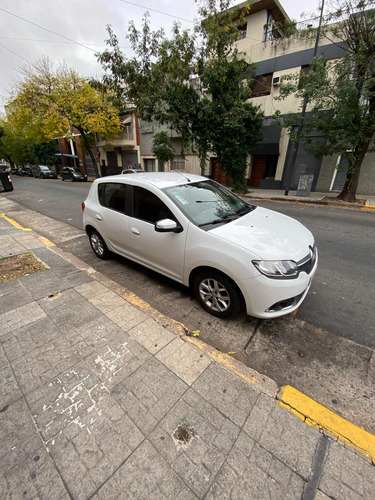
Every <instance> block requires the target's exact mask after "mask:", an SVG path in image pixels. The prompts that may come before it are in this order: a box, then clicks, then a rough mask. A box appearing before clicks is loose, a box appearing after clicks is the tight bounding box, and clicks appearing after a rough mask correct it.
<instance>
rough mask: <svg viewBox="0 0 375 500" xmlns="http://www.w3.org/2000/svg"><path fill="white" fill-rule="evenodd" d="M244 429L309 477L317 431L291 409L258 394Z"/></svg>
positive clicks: (278, 456)
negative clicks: (291, 411)
mask: <svg viewBox="0 0 375 500" xmlns="http://www.w3.org/2000/svg"><path fill="white" fill-rule="evenodd" d="M243 429H244V431H245V432H246V433H247V434H248V435H249V436H250V437H251V438H252V439H254V440H255V441H257V442H258V443H259V444H260V445H261V446H262V447H263V448H265V449H266V450H268V451H269V452H271V453H272V454H273V455H274V456H275V457H276V458H278V459H279V460H281V461H282V462H284V463H285V464H286V465H287V466H288V467H290V468H291V469H293V470H294V471H296V472H297V473H298V474H299V475H300V476H301V477H302V478H304V479H305V480H308V479H309V476H310V470H311V465H312V460H313V457H314V453H315V449H316V446H317V443H318V440H319V439H320V436H321V434H320V433H319V431H318V430H316V429H313V428H312V427H309V426H308V425H306V424H305V423H304V422H302V420H300V419H299V418H297V417H296V416H295V415H293V414H292V413H290V412H288V411H286V410H285V409H283V408H281V407H280V406H278V404H277V403H276V402H275V401H273V400H271V399H269V398H267V397H265V396H262V395H260V396H259V398H258V400H257V402H256V403H255V405H254V407H253V409H252V410H251V413H250V415H249V417H248V419H247V421H246V422H245V425H244V426H243Z"/></svg>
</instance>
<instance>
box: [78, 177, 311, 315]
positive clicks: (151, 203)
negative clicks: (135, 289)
mask: <svg viewBox="0 0 375 500" xmlns="http://www.w3.org/2000/svg"><path fill="white" fill-rule="evenodd" d="M82 210H83V225H84V228H85V230H86V233H87V235H88V237H89V241H90V244H91V247H92V249H93V251H94V252H95V253H96V255H97V256H98V257H99V258H101V259H105V258H108V257H109V255H110V252H111V251H112V252H115V253H117V254H119V255H122V256H123V257H126V258H128V259H131V260H133V261H135V262H137V263H139V264H142V265H144V266H146V267H148V268H150V269H153V270H154V271H157V272H159V273H161V274H163V275H165V276H168V277H169V278H172V279H174V280H175V281H178V282H179V283H183V284H184V285H186V286H189V287H191V288H192V289H193V290H194V292H195V295H196V296H197V298H198V300H199V301H200V302H201V304H202V306H203V307H204V308H205V309H206V310H207V311H208V312H210V313H211V314H213V315H215V316H220V317H234V316H236V314H237V313H238V312H239V310H240V308H241V306H242V304H244V305H245V308H246V312H247V314H249V315H250V316H254V317H257V318H275V317H278V316H283V315H285V314H288V313H291V312H293V311H294V310H296V309H297V308H298V307H299V306H300V304H301V303H302V301H303V300H304V298H305V297H306V295H307V293H308V291H309V289H310V285H311V281H312V279H313V277H314V274H315V272H316V269H317V263H318V252H317V249H316V245H315V243H314V237H313V235H312V234H311V233H310V231H309V230H308V229H307V228H306V227H304V226H303V225H302V224H301V223H299V222H297V221H296V220H294V219H291V218H290V217H287V216H285V215H282V214H279V213H277V212H274V211H272V210H267V209H265V208H261V207H257V206H254V205H251V204H250V203H247V202H246V201H244V200H243V199H242V198H240V197H238V196H237V195H235V194H234V193H232V192H231V191H230V190H228V189H226V188H225V187H223V186H221V185H220V184H218V183H216V182H214V181H212V180H210V179H207V178H205V177H201V176H198V175H193V174H181V173H178V172H165V173H151V172H150V173H148V172H145V173H144V174H143V175H132V174H129V175H124V176H121V175H116V176H110V177H103V178H100V179H96V180H95V181H94V183H93V184H92V186H91V189H90V191H89V194H88V196H87V199H86V200H85V201H84V202H83V203H82Z"/></svg>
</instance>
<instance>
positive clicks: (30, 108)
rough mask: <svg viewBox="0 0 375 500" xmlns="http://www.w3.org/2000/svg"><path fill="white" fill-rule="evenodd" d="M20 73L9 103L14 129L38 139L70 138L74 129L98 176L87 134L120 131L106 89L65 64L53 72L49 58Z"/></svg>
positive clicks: (110, 134) (46, 140)
mask: <svg viewBox="0 0 375 500" xmlns="http://www.w3.org/2000/svg"><path fill="white" fill-rule="evenodd" d="M23 75H24V80H23V81H22V82H21V83H19V84H18V86H17V88H16V91H15V92H14V94H13V96H12V98H11V100H10V103H9V115H10V120H11V121H12V124H13V126H14V128H15V129H16V130H22V131H23V132H24V135H25V137H26V138H27V139H32V140H37V141H39V142H48V141H50V140H52V139H54V138H56V137H61V136H66V137H70V136H71V135H72V134H73V129H77V130H78V132H79V133H80V134H81V137H82V141H83V145H84V147H85V149H86V151H87V152H88V154H89V155H90V157H91V160H92V163H93V166H94V168H95V172H96V175H97V176H98V175H99V173H98V171H97V164H96V161H95V158H94V155H93V153H92V140H91V141H90V134H94V133H98V134H100V135H102V136H103V137H113V136H118V135H119V134H120V133H121V123H120V120H119V117H118V111H117V109H116V108H115V107H114V106H113V104H112V103H111V102H110V99H109V97H108V90H107V91H106V92H104V91H99V90H97V89H95V88H93V87H92V86H91V85H90V84H89V83H88V82H87V80H86V79H84V78H82V77H80V76H79V75H78V73H77V72H76V71H75V70H73V69H69V68H67V67H65V66H61V67H60V68H58V69H57V70H56V71H54V70H53V66H52V64H51V62H50V61H49V60H48V59H41V60H39V61H37V62H35V63H34V64H33V65H29V66H27V67H25V68H24V69H23Z"/></svg>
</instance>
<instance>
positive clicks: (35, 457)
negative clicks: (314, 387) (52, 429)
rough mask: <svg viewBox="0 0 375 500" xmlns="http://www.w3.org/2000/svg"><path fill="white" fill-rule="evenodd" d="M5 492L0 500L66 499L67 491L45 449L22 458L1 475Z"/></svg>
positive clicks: (39, 449) (37, 450)
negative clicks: (25, 499)
mask: <svg viewBox="0 0 375 500" xmlns="http://www.w3.org/2000/svg"><path fill="white" fill-rule="evenodd" d="M2 477H3V480H4V482H5V484H6V490H5V491H4V492H3V494H2V495H1V498H64V497H65V498H66V497H67V491H66V489H65V486H64V484H63V481H62V479H61V477H60V475H59V474H58V472H57V470H56V467H55V465H54V464H53V462H52V460H51V459H50V457H49V456H48V454H47V452H46V450H45V448H42V447H40V448H38V449H36V450H35V451H34V453H33V454H32V455H29V456H26V457H25V456H24V458H23V460H22V462H20V463H19V464H17V465H16V466H15V467H13V468H12V470H10V471H9V472H8V473H6V474H4V475H2Z"/></svg>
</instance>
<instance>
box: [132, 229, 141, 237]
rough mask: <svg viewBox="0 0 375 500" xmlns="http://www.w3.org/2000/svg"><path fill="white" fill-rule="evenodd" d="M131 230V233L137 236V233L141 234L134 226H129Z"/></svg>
mask: <svg viewBox="0 0 375 500" xmlns="http://www.w3.org/2000/svg"><path fill="white" fill-rule="evenodd" d="M131 232H132V233H133V234H136V235H137V236H139V235H140V234H141V233H140V232H139V231H138V229H136V228H135V227H132V228H131Z"/></svg>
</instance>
